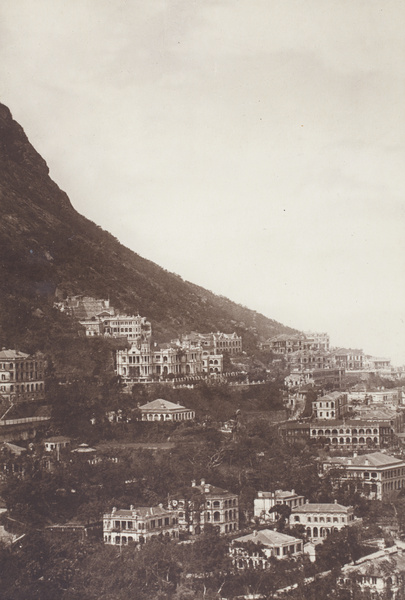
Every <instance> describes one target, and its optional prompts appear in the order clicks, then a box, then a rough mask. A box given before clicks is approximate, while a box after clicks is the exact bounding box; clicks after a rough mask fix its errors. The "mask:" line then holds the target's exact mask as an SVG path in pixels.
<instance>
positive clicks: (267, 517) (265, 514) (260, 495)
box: [253, 490, 305, 523]
mask: <svg viewBox="0 0 405 600" xmlns="http://www.w3.org/2000/svg"><path fill="white" fill-rule="evenodd" d="M304 502H305V498H304V496H299V495H298V494H296V493H295V490H291V491H290V492H288V491H284V490H276V491H275V492H257V498H255V499H254V503H253V504H254V509H253V511H254V516H255V517H257V518H258V519H259V520H260V522H261V523H268V522H274V521H276V520H277V515H276V513H275V511H272V509H273V508H274V506H276V505H277V504H285V505H286V506H288V507H289V508H290V509H293V508H294V507H299V506H302V505H303V504H304ZM271 511H272V512H271Z"/></svg>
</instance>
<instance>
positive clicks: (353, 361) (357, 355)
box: [333, 348, 366, 371]
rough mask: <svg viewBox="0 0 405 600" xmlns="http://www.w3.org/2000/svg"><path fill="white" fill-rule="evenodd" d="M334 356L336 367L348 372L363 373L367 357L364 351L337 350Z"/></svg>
mask: <svg viewBox="0 0 405 600" xmlns="http://www.w3.org/2000/svg"><path fill="white" fill-rule="evenodd" d="M333 354H334V357H335V362H336V365H337V366H339V367H343V368H344V369H346V371H362V370H363V369H364V366H365V362H366V357H365V356H364V352H363V350H353V349H351V348H349V349H346V348H335V349H334V350H333Z"/></svg>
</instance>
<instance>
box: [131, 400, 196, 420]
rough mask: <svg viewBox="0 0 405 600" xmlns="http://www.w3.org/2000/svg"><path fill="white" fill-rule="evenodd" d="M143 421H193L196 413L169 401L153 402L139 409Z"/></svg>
mask: <svg viewBox="0 0 405 600" xmlns="http://www.w3.org/2000/svg"><path fill="white" fill-rule="evenodd" d="M139 410H140V411H141V415H142V417H141V418H142V421H172V422H179V421H192V420H193V419H195V412H194V411H193V410H190V409H188V408H185V407H184V406H181V405H180V404H174V403H173V402H169V401H168V400H162V399H158V400H152V402H148V403H147V404H144V405H143V406H140V407H139Z"/></svg>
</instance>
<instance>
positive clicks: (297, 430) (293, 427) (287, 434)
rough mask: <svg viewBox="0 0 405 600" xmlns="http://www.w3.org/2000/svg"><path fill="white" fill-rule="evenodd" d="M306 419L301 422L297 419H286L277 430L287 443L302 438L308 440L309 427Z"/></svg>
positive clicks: (292, 442)
mask: <svg viewBox="0 0 405 600" xmlns="http://www.w3.org/2000/svg"><path fill="white" fill-rule="evenodd" d="M310 425H311V424H310V423H309V422H308V421H306V422H304V423H301V422H299V421H287V422H286V423H282V424H281V425H280V426H279V428H278V431H279V433H280V435H281V436H282V437H283V438H284V440H285V441H286V442H288V443H289V444H295V443H296V442H300V441H302V440H305V441H307V440H309V439H310V435H311V427H310Z"/></svg>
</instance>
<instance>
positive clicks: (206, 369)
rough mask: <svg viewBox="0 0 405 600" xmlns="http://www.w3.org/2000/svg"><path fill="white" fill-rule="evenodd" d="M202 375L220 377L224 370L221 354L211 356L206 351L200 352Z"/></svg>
mask: <svg viewBox="0 0 405 600" xmlns="http://www.w3.org/2000/svg"><path fill="white" fill-rule="evenodd" d="M202 361H203V369H202V370H203V373H206V374H207V375H208V374H209V375H221V374H222V373H223V370H224V357H223V355H222V354H211V353H210V352H208V351H207V350H203V352H202Z"/></svg>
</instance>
